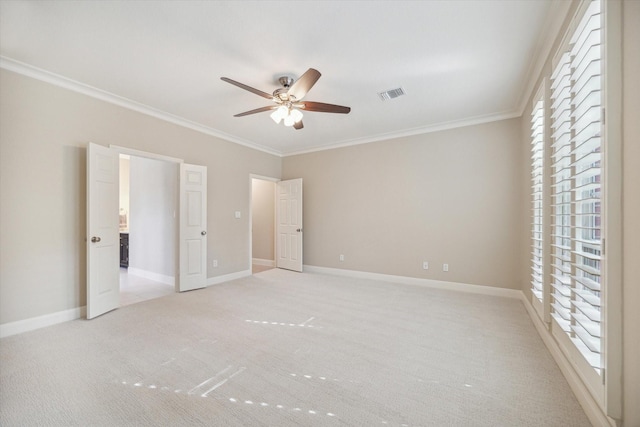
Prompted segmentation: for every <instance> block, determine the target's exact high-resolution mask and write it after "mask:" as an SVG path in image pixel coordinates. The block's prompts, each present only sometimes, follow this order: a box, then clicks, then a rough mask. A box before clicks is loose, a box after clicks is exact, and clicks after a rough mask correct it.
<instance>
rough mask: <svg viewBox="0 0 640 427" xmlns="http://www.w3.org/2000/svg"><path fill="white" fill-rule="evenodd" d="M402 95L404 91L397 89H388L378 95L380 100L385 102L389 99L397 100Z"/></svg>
mask: <svg viewBox="0 0 640 427" xmlns="http://www.w3.org/2000/svg"><path fill="white" fill-rule="evenodd" d="M404 94H405V93H404V89H402V88H401V87H399V88H397V89H390V90H388V91H386V92H380V93H379V94H378V95H379V96H380V99H382V100H383V101H387V100H389V99H393V98H397V97H399V96H402V95H404Z"/></svg>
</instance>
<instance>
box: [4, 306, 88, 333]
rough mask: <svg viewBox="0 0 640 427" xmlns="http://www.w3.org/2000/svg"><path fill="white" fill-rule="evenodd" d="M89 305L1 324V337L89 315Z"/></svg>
mask: <svg viewBox="0 0 640 427" xmlns="http://www.w3.org/2000/svg"><path fill="white" fill-rule="evenodd" d="M86 313H87V307H86V306H83V307H78V308H72V309H69V310H64V311H58V312H57V313H51V314H45V315H44V316H38V317H32V318H30V319H24V320H18V321H17V322H9V323H5V324H2V325H0V338H4V337H9V336H11V335H16V334H21V333H23V332H29V331H33V330H36V329H40V328H44V327H47V326H53V325H57V324H58V323H63V322H68V321H69V320H76V319H81V318H84V317H86V316H87V314H86Z"/></svg>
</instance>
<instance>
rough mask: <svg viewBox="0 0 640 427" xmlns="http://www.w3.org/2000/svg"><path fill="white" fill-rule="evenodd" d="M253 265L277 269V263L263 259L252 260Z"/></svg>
mask: <svg viewBox="0 0 640 427" xmlns="http://www.w3.org/2000/svg"><path fill="white" fill-rule="evenodd" d="M251 263H252V264H255V265H264V266H265V267H275V266H276V261H275V260H273V259H261V258H253V259H252V260H251Z"/></svg>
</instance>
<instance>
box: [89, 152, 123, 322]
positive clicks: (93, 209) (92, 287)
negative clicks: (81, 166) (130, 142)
mask: <svg viewBox="0 0 640 427" xmlns="http://www.w3.org/2000/svg"><path fill="white" fill-rule="evenodd" d="M119 172H120V167H119V159H118V153H117V151H115V150H112V149H110V148H107V147H103V146H101V145H96V144H92V143H89V145H88V146H87V319H93V318H94V317H97V316H100V315H101V314H104V313H106V312H108V311H111V310H113V309H116V308H118V306H119V305H120V279H119V256H120V240H119V239H120V234H119V228H118V227H119V223H118V205H119V179H120V177H119Z"/></svg>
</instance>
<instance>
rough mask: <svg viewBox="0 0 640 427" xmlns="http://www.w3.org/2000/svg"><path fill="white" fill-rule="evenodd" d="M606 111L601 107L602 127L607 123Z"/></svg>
mask: <svg viewBox="0 0 640 427" xmlns="http://www.w3.org/2000/svg"><path fill="white" fill-rule="evenodd" d="M606 113H607V110H606V109H605V108H604V107H602V124H603V125H604V124H605V123H606V122H607V114H606Z"/></svg>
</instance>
